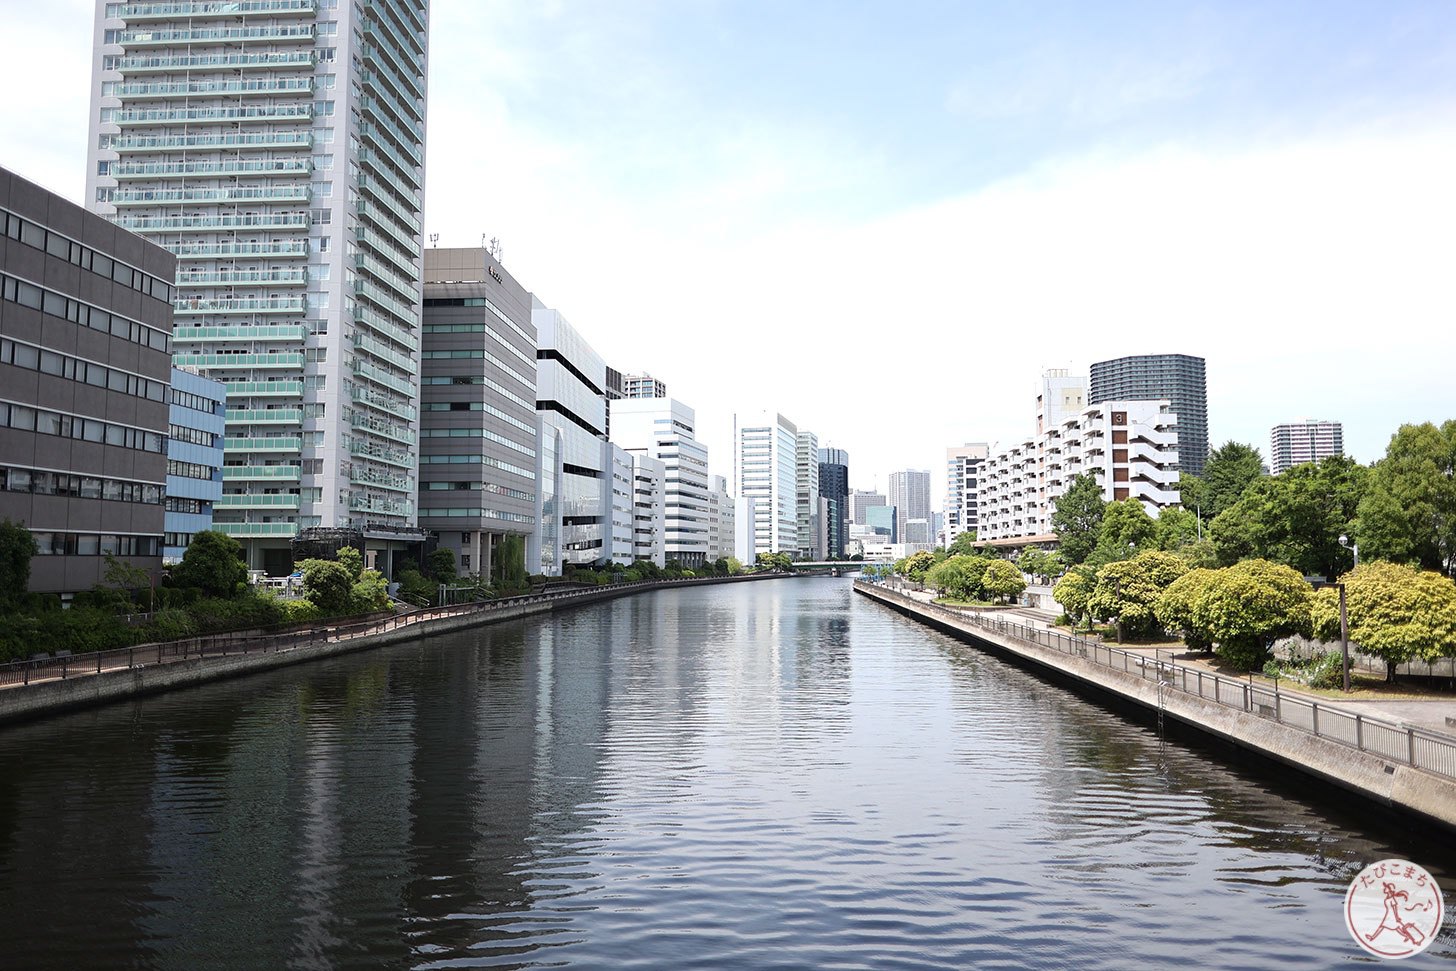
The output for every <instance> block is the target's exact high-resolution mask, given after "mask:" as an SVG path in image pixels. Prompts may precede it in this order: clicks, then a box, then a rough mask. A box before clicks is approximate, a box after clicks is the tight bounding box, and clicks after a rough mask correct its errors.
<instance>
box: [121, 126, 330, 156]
mask: <svg viewBox="0 0 1456 971" xmlns="http://www.w3.org/2000/svg"><path fill="white" fill-rule="evenodd" d="M312 145H313V133H312V132H308V131H299V130H297V129H291V130H287V131H247V132H209V133H207V134H191V135H183V134H181V133H174V134H170V135H118V136H117V137H115V138H113V139H112V140H111V146H110V147H111V148H113V149H115V150H116V151H117V152H120V153H122V154H125V153H127V152H190V151H195V150H200V149H217V148H309V147H311V146H312Z"/></svg>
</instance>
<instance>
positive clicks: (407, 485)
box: [349, 466, 415, 493]
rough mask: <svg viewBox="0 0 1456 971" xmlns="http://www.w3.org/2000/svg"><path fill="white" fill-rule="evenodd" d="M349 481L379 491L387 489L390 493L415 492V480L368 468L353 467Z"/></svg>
mask: <svg viewBox="0 0 1456 971" xmlns="http://www.w3.org/2000/svg"><path fill="white" fill-rule="evenodd" d="M349 481H350V482H358V483H360V484H362V485H371V486H376V487H377V488H380V489H388V490H390V491H391V492H405V493H413V492H414V491H415V480H414V477H413V476H408V475H397V474H393V473H389V472H383V471H380V470H378V469H371V468H368V467H360V466H355V467H354V468H352V469H350V470H349Z"/></svg>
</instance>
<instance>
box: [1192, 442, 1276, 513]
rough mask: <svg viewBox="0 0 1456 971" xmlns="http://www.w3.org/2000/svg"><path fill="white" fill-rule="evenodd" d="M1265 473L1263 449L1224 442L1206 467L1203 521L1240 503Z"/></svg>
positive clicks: (1204, 470) (1203, 489)
mask: <svg viewBox="0 0 1456 971" xmlns="http://www.w3.org/2000/svg"><path fill="white" fill-rule="evenodd" d="M1263 474H1264V459H1263V457H1262V456H1261V455H1260V454H1259V450H1258V449H1257V448H1254V446H1252V445H1245V444H1243V443H1242V442H1224V443H1223V445H1222V446H1220V447H1219V448H1216V449H1214V450H1213V452H1212V453H1210V454H1209V456H1208V461H1207V462H1206V463H1204V466H1203V488H1202V502H1203V518H1204V519H1205V520H1211V519H1213V518H1214V517H1215V516H1217V515H1218V514H1219V513H1221V512H1223V511H1224V510H1225V509H1227V508H1228V507H1229V506H1232V505H1233V504H1234V503H1236V502H1238V501H1239V497H1240V496H1242V495H1243V494H1244V490H1245V489H1247V488H1248V487H1249V485H1250V484H1251V483H1253V481H1254V480H1255V479H1258V478H1259V477H1260V476H1262V475H1263Z"/></svg>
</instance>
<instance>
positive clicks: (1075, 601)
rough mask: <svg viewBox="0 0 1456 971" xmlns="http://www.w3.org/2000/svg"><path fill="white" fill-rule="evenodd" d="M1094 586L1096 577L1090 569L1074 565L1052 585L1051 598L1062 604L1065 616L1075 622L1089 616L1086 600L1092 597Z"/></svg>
mask: <svg viewBox="0 0 1456 971" xmlns="http://www.w3.org/2000/svg"><path fill="white" fill-rule="evenodd" d="M1094 586H1096V579H1095V577H1094V576H1093V574H1092V571H1091V570H1089V569H1087V568H1086V567H1081V566H1074V567H1072V569H1070V570H1068V571H1067V572H1066V574H1065V575H1064V576H1063V577H1062V578H1061V579H1060V580H1058V581H1057V585H1056V586H1054V587H1052V598H1053V599H1054V600H1056V602H1057V603H1059V604H1061V605H1062V609H1063V610H1065V611H1066V612H1067V616H1068V617H1070V618H1072V623H1073V624H1076V623H1077V622H1078V621H1081V620H1086V619H1088V618H1089V617H1090V615H1089V614H1088V612H1087V601H1089V600H1090V599H1091V598H1092V589H1093V587H1094Z"/></svg>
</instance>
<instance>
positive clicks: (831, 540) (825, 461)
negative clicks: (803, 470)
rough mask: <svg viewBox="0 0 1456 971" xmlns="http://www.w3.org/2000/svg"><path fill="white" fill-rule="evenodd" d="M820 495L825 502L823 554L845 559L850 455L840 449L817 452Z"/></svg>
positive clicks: (824, 449) (823, 449) (826, 449)
mask: <svg viewBox="0 0 1456 971" xmlns="http://www.w3.org/2000/svg"><path fill="white" fill-rule="evenodd" d="M819 495H820V496H821V497H822V498H823V499H824V500H825V502H826V504H827V506H826V508H825V511H824V512H825V519H824V529H823V532H824V555H825V556H827V557H830V558H835V559H843V558H844V555H845V554H844V541H845V539H846V535H845V526H846V525H847V524H848V522H849V453H848V452H846V451H845V450H844V449H842V448H821V449H820V450H819Z"/></svg>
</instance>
